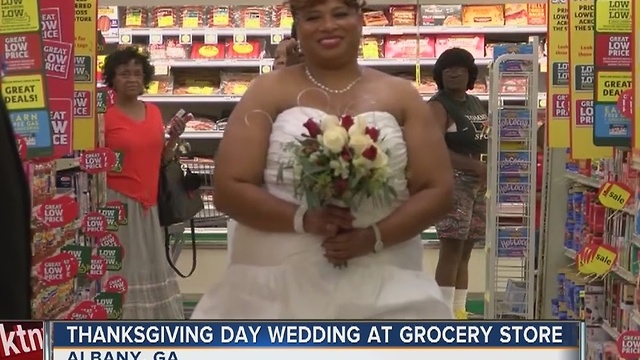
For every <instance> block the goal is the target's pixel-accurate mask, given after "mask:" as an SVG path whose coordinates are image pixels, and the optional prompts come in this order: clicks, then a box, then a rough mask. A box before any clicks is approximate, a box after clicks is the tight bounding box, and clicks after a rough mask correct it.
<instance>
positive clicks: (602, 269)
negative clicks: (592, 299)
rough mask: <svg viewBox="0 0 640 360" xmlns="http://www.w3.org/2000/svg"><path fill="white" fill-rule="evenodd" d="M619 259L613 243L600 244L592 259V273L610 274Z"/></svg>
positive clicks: (598, 274)
mask: <svg viewBox="0 0 640 360" xmlns="http://www.w3.org/2000/svg"><path fill="white" fill-rule="evenodd" d="M617 259H618V252H617V251H616V249H614V248H613V247H612V246H611V245H606V244H602V245H598V248H597V249H596V250H595V251H594V255H593V257H592V259H591V261H590V263H591V265H590V266H589V269H590V270H591V274H593V275H597V276H604V275H606V274H608V273H609V272H610V271H611V269H612V268H613V265H614V264H615V263H616V260H617Z"/></svg>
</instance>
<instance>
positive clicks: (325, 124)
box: [320, 115, 342, 132]
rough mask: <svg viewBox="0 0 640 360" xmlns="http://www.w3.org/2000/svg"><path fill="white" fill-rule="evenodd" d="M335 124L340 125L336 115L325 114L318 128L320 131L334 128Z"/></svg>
mask: <svg viewBox="0 0 640 360" xmlns="http://www.w3.org/2000/svg"><path fill="white" fill-rule="evenodd" d="M336 126H340V127H342V126H341V125H340V119H338V117H337V116H333V115H327V116H325V117H323V118H322V121H321V122H320V129H321V130H322V132H325V131H327V130H329V129H331V128H334V127H336Z"/></svg>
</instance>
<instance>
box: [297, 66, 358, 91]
mask: <svg viewBox="0 0 640 360" xmlns="http://www.w3.org/2000/svg"><path fill="white" fill-rule="evenodd" d="M304 72H305V74H307V78H309V80H310V81H311V82H312V83H313V85H315V86H317V87H319V88H320V89H322V90H324V91H326V92H329V93H332V94H344V93H346V92H347V91H349V90H351V88H352V87H353V85H355V84H356V83H357V82H358V81H360V79H362V72H361V73H360V75H359V76H358V77H357V78H356V79H355V80H353V81H352V82H351V83H350V84H349V85H347V86H346V87H345V88H344V89H340V90H335V89H330V88H328V87H327V86H325V85H323V84H321V83H320V82H319V81H318V80H316V79H315V78H314V77H313V75H311V72H310V71H309V68H308V67H306V66H305V67H304Z"/></svg>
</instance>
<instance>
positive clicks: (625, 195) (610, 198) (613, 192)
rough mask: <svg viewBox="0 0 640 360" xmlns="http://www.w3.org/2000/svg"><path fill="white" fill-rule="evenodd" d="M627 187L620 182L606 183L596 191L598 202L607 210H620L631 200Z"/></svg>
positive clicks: (630, 193)
mask: <svg viewBox="0 0 640 360" xmlns="http://www.w3.org/2000/svg"><path fill="white" fill-rule="evenodd" d="M631 196H632V192H631V190H630V189H629V187H628V186H627V185H625V184H623V183H620V182H614V181H607V182H606V183H604V184H602V186H600V190H598V201H600V203H601V204H602V205H603V206H604V207H606V208H609V209H613V210H622V209H624V208H625V206H626V205H627V203H628V202H629V200H630V199H631Z"/></svg>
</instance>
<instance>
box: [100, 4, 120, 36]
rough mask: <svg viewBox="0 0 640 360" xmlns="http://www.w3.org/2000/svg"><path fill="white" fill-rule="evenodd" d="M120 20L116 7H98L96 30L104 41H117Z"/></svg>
mask: <svg viewBox="0 0 640 360" xmlns="http://www.w3.org/2000/svg"><path fill="white" fill-rule="evenodd" d="M119 28H120V18H119V16H118V7H117V6H98V30H100V33H101V34H102V37H104V39H105V41H117V40H118V36H119V35H118V29H119Z"/></svg>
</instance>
